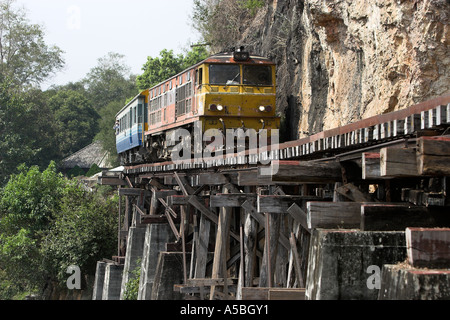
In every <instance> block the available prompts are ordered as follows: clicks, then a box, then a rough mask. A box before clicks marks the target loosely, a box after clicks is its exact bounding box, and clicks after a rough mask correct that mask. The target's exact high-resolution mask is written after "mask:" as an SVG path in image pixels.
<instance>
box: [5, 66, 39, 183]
mask: <svg viewBox="0 0 450 320" xmlns="http://www.w3.org/2000/svg"><path fill="white" fill-rule="evenodd" d="M0 78H1V75H0ZM10 86H11V82H10V81H8V80H3V81H2V80H1V79H0V186H2V185H3V184H4V183H5V182H6V181H7V180H8V178H9V175H10V174H11V173H13V172H14V171H15V170H16V168H17V163H22V162H27V161H29V159H31V158H32V157H34V156H35V155H36V154H37V153H38V152H39V148H38V147H36V145H34V144H33V142H34V138H33V139H30V135H29V132H28V130H29V129H30V128H29V124H30V121H32V112H31V110H30V109H29V108H28V106H27V105H26V104H24V101H23V99H22V98H21V97H20V96H19V95H18V94H17V93H12V92H11V90H10Z"/></svg>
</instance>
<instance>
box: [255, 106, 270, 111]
mask: <svg viewBox="0 0 450 320" xmlns="http://www.w3.org/2000/svg"><path fill="white" fill-rule="evenodd" d="M258 109H259V111H261V112H270V111H272V106H259V108H258Z"/></svg>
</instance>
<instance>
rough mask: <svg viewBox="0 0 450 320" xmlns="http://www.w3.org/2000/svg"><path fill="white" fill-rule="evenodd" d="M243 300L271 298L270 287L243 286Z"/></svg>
mask: <svg viewBox="0 0 450 320" xmlns="http://www.w3.org/2000/svg"><path fill="white" fill-rule="evenodd" d="M242 300H269V288H260V287H243V288H242Z"/></svg>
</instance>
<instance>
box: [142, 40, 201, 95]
mask: <svg viewBox="0 0 450 320" xmlns="http://www.w3.org/2000/svg"><path fill="white" fill-rule="evenodd" d="M159 55H160V56H159V57H156V58H152V57H148V58H147V62H146V63H145V64H144V66H143V67H142V70H143V71H144V73H143V74H142V75H140V76H138V77H137V79H136V84H137V86H138V88H139V90H145V89H148V88H151V87H153V86H155V85H157V84H158V83H160V82H162V81H164V80H166V79H168V78H170V77H172V76H174V75H176V74H177V73H179V72H181V71H183V70H185V69H186V68H188V67H190V66H192V65H194V64H196V63H197V62H200V61H202V60H203V59H205V58H206V57H207V56H208V52H207V50H206V49H205V48H204V47H194V48H193V49H192V50H191V51H189V52H187V54H186V56H183V55H182V54H178V55H175V54H174V53H173V50H167V49H164V50H162V51H161V52H160V53H159Z"/></svg>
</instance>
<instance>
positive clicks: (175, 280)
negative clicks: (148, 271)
mask: <svg viewBox="0 0 450 320" xmlns="http://www.w3.org/2000/svg"><path fill="white" fill-rule="evenodd" d="M190 256H191V254H190V253H187V254H186V259H187V260H188V261H189V259H190ZM187 272H188V273H189V264H188V265H187ZM183 282H184V275H183V253H182V252H160V253H159V257H158V265H157V267H156V274H155V280H154V283H153V288H152V296H151V300H183V297H184V295H183V294H181V293H179V292H175V291H174V290H173V286H174V285H175V284H182V283H183Z"/></svg>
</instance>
